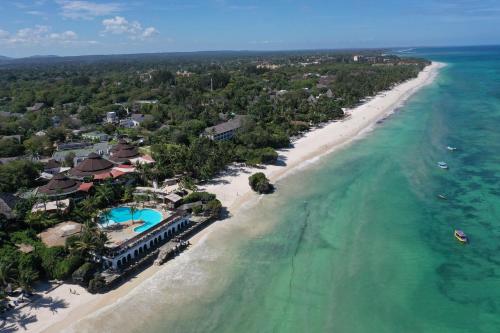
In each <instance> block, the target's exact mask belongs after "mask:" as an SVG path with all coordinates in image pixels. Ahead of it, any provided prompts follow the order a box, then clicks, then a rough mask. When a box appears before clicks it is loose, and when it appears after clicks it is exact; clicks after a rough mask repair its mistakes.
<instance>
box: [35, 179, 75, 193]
mask: <svg viewBox="0 0 500 333" xmlns="http://www.w3.org/2000/svg"><path fill="white" fill-rule="evenodd" d="M80 184H81V183H80V182H79V181H77V180H74V179H71V178H68V177H67V176H65V175H64V174H62V173H59V174H57V175H55V176H54V177H53V178H52V179H51V180H50V182H48V184H46V185H43V186H40V187H39V188H38V192H39V193H41V194H45V195H48V196H54V195H65V194H71V193H74V192H76V191H78V189H79V188H80Z"/></svg>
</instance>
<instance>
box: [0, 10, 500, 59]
mask: <svg viewBox="0 0 500 333" xmlns="http://www.w3.org/2000/svg"><path fill="white" fill-rule="evenodd" d="M499 25H500V0H378V1H375V0H341V1H339V0H330V1H327V0H310V1H307V0H301V1H295V0H267V1H265V0H204V1H201V0H149V1H145V0H144V1H140V0H135V1H134V0H132V1H125V0H116V1H115V0H104V1H99V0H93V1H90V0H89V1H87V0H32V1H27V0H12V1H11V0H1V1H0V55H3V56H9V57H26V56H32V55H87V54H123V53H149V52H175V51H206V50H288V49H337V48H377V47H407V46H461V45H486V44H489V45H491V44H500V33H498V26H499Z"/></svg>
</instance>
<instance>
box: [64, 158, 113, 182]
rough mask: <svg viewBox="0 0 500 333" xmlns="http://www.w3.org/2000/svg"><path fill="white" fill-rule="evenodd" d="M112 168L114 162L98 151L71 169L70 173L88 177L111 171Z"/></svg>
mask: <svg viewBox="0 0 500 333" xmlns="http://www.w3.org/2000/svg"><path fill="white" fill-rule="evenodd" d="M112 168H113V163H111V162H110V161H108V160H106V159H104V158H102V157H101V156H99V155H97V154H96V153H90V154H89V156H87V158H86V159H84V160H83V161H82V162H81V163H79V164H78V165H77V166H76V167H74V168H73V169H71V170H69V173H70V175H72V176H75V177H86V176H93V175H95V174H98V173H102V172H105V171H109V170H111V169H112Z"/></svg>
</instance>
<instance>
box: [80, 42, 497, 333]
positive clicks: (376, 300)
mask: <svg viewBox="0 0 500 333" xmlns="http://www.w3.org/2000/svg"><path fill="white" fill-rule="evenodd" d="M415 52H416V53H415V54H412V55H419V56H425V57H427V58H429V59H432V60H436V61H441V62H445V63H447V64H448V66H447V67H445V68H443V69H442V70H441V73H440V75H439V76H438V78H437V79H436V80H435V82H434V83H433V84H431V85H429V86H427V87H425V88H423V89H422V90H421V91H419V92H418V93H417V94H416V95H414V96H413V97H412V98H411V99H410V100H409V101H408V102H407V103H406V105H405V106H403V107H402V108H400V110H399V111H398V112H397V113H395V114H394V115H393V116H391V117H390V118H389V119H388V120H387V121H385V122H384V123H383V124H381V125H378V126H377V128H376V130H375V131H373V132H372V133H370V134H369V135H368V136H367V137H365V138H364V139H362V140H359V141H356V142H355V143H353V144H352V145H350V146H349V147H347V148H345V149H343V150H342V151H339V152H337V153H335V154H332V155H330V156H327V157H325V158H323V159H321V160H320V161H319V162H317V163H315V164H314V165H312V166H311V167H309V168H307V169H304V170H301V171H297V172H296V173H295V174H293V175H291V176H290V177H287V178H286V179H284V180H283V181H281V182H279V183H278V191H277V193H275V194H273V195H271V196H269V197H266V198H265V199H263V200H261V201H260V202H259V203H258V204H257V207H255V208H253V209H251V210H249V211H248V212H246V213H245V214H242V216H241V217H239V220H238V221H235V222H227V223H228V224H231V223H232V224H233V225H222V226H215V228H216V229H215V230H216V232H217V235H216V236H213V237H210V238H209V239H208V240H207V241H206V242H205V244H203V246H202V247H199V248H195V249H193V250H192V251H193V253H192V254H189V251H188V252H187V253H186V255H185V256H184V255H182V256H180V257H179V258H177V259H176V260H175V261H176V262H175V263H172V265H173V266H172V267H170V268H169V269H167V271H168V272H161V273H160V274H158V276H155V277H154V278H153V279H152V280H151V281H148V282H147V283H146V284H145V286H144V287H142V289H141V288H139V290H138V291H136V292H134V293H132V294H131V295H130V297H129V298H128V299H125V300H124V301H122V302H120V303H119V304H118V305H116V306H114V307H113V308H111V309H108V310H106V311H104V312H102V313H101V314H99V315H98V316H94V317H92V318H90V319H86V320H84V321H83V322H82V323H81V324H80V325H79V326H78V327H77V328H78V331H81V332H84V331H95V329H99V330H100V331H106V332H144V333H146V332H151V333H159V332H500V47H483V48H450V49H417V50H415ZM447 145H451V146H455V147H457V148H458V149H457V150H456V151H454V152H451V151H448V150H447V149H446V146H447ZM441 160H442V161H446V162H447V163H448V165H449V166H450V169H449V170H448V171H445V170H442V169H439V168H437V166H436V162H438V161H441ZM439 193H445V194H446V195H447V196H448V200H447V201H444V200H440V199H438V198H437V197H436V196H437V194H439ZM456 228H460V229H463V230H464V231H465V232H466V233H467V234H468V235H469V237H470V240H471V241H470V244H469V245H461V244H459V243H458V242H457V241H456V240H455V239H454V237H453V231H454V229H456ZM191 255H192V258H190V257H189V256H191ZM127 318H128V319H127ZM131 318H134V320H132V319H131ZM124 320H126V322H127V324H125V323H124Z"/></svg>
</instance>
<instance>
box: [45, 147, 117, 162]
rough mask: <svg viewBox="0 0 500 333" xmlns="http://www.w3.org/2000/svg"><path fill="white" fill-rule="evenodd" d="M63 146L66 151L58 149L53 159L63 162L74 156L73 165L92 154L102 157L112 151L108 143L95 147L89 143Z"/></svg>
mask: <svg viewBox="0 0 500 333" xmlns="http://www.w3.org/2000/svg"><path fill="white" fill-rule="evenodd" d="M62 145H64V147H63V148H64V149H58V151H56V152H54V154H52V158H53V159H55V160H57V161H59V162H63V161H64V160H65V159H66V156H68V155H73V165H77V164H78V163H80V162H81V161H83V160H84V159H85V158H87V156H89V155H90V154H91V153H96V154H99V155H101V156H102V155H108V154H109V151H110V149H111V145H110V144H109V143H108V142H99V143H96V144H94V145H91V144H88V143H66V144H62ZM59 146H61V145H59Z"/></svg>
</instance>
